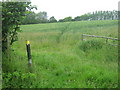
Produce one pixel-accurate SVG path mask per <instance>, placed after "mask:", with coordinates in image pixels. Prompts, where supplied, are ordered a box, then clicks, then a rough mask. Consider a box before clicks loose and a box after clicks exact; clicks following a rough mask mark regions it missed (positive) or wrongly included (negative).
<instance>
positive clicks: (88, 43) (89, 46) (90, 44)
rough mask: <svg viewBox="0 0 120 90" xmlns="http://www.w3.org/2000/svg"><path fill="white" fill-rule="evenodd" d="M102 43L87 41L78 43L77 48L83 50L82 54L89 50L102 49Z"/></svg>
mask: <svg viewBox="0 0 120 90" xmlns="http://www.w3.org/2000/svg"><path fill="white" fill-rule="evenodd" d="M103 45H104V43H103V42H102V41H100V40H94V39H92V40H87V41H83V42H81V43H80V45H79V48H80V49H81V50H83V51H84V52H86V51H88V50H90V49H96V50H97V49H101V48H102V47H103Z"/></svg>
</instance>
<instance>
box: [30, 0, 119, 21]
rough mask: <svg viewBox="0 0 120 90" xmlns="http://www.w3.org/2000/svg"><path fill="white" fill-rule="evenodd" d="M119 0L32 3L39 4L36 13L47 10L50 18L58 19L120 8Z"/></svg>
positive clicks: (39, 1) (37, 0) (73, 0)
mask: <svg viewBox="0 0 120 90" xmlns="http://www.w3.org/2000/svg"><path fill="white" fill-rule="evenodd" d="M68 2H69V3H68ZM86 2H87V3H86ZM93 2H94V3H93ZM103 2H104V3H103ZM108 2H109V3H108ZM118 2H119V0H116V1H115V0H97V1H96V0H91V1H88V0H84V1H79V0H70V1H69V0H57V1H56V0H50V1H48V0H44V1H43V0H31V4H32V5H36V6H37V10H35V9H34V10H32V11H34V12H35V13H38V12H43V11H45V12H47V16H48V19H49V18H50V17H52V16H54V17H55V18H56V19H57V20H59V19H63V18H65V17H69V16H71V17H72V18H75V17H76V16H81V15H84V14H87V13H92V12H95V11H113V10H118ZM81 8H82V9H81Z"/></svg>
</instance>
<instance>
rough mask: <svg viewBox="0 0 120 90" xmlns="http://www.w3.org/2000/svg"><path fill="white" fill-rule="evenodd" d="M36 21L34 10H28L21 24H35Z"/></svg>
mask: <svg viewBox="0 0 120 90" xmlns="http://www.w3.org/2000/svg"><path fill="white" fill-rule="evenodd" d="M36 23H38V22H37V20H36V13H35V12H30V13H29V14H28V15H27V16H26V18H25V19H24V20H23V22H22V24H36Z"/></svg>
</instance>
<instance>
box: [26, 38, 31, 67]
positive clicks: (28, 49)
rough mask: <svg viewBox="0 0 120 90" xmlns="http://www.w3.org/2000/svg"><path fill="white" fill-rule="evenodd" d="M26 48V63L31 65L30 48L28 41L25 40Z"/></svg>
mask: <svg viewBox="0 0 120 90" xmlns="http://www.w3.org/2000/svg"><path fill="white" fill-rule="evenodd" d="M26 48H27V56H28V65H29V66H31V65H32V59H31V50H30V41H28V40H26Z"/></svg>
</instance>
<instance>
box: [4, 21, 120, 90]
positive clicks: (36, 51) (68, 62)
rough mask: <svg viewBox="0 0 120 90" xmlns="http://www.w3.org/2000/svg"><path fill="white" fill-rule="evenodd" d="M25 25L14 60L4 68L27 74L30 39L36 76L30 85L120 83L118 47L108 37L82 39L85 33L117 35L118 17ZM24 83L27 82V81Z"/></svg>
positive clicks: (60, 85) (56, 85) (101, 86)
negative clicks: (106, 38) (27, 52)
mask: <svg viewBox="0 0 120 90" xmlns="http://www.w3.org/2000/svg"><path fill="white" fill-rule="evenodd" d="M21 28H22V30H23V32H22V33H20V34H19V41H17V42H15V43H14V45H13V47H12V49H13V50H14V51H13V52H12V55H11V57H12V60H11V62H9V61H8V63H7V64H6V63H3V64H4V65H6V66H4V67H3V69H4V70H5V71H11V72H13V73H11V74H14V72H18V73H19V72H21V73H23V74H24V73H26V75H27V73H28V72H29V68H28V67H27V56H26V46H25V40H30V42H31V52H32V60H33V65H32V74H34V75H35V77H32V78H31V81H30V82H31V83H34V84H32V85H31V86H29V85H28V86H29V87H34V88H116V87H118V72H117V68H118V66H117V65H118V64H117V63H118V52H117V51H118V47H115V46H110V45H108V44H106V43H105V40H104V39H93V38H86V41H81V35H82V34H83V33H85V34H91V35H100V36H106V37H107V36H108V37H114V38H117V37H118V36H117V35H118V32H117V21H112V20H111V21H107V20H106V21H80V22H66V23H51V24H50V23H49V24H34V25H22V26H21ZM109 42H110V43H114V42H112V41H109ZM109 42H108V43H109ZM7 66H9V68H6V67H7ZM19 74H20V73H19ZM13 76H14V75H13ZM28 76H29V75H28ZM18 77H19V75H18ZM33 79H34V80H33ZM4 80H5V82H6V79H4ZM26 80H27V77H26ZM11 82H12V81H11ZM12 83H13V82H12ZM16 83H17V82H16ZM5 84H7V85H9V83H3V86H4V87H8V86H5ZM22 84H23V85H22V87H24V86H25V85H27V83H26V82H25V83H22ZM12 85H13V86H11V87H17V86H14V84H12ZM15 85H16V84H15ZM9 87H10V86H9ZM18 87H19V85H18Z"/></svg>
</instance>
